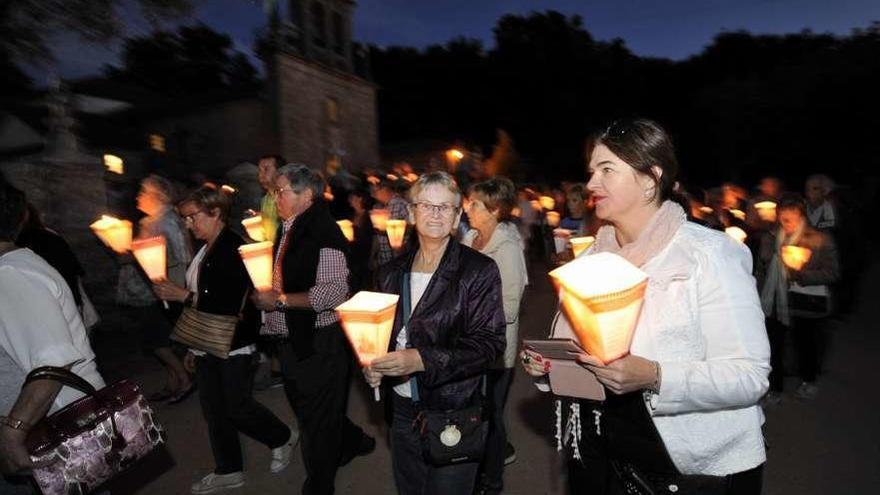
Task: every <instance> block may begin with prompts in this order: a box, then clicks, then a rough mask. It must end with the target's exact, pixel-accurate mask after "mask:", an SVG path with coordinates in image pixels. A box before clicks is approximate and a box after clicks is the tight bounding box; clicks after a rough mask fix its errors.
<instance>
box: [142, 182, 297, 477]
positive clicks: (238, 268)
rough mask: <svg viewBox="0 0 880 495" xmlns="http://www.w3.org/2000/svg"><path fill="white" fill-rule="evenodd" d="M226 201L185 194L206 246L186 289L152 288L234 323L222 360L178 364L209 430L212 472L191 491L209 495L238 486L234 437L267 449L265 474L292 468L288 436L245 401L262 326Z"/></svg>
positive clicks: (186, 208) (209, 188) (192, 223)
mask: <svg viewBox="0 0 880 495" xmlns="http://www.w3.org/2000/svg"><path fill="white" fill-rule="evenodd" d="M230 205H231V201H230V198H229V197H228V196H227V195H226V194H225V193H224V192H223V191H222V190H220V189H218V188H217V187H215V186H213V185H210V184H206V185H204V186H202V187H200V188H199V189H196V190H195V191H193V192H191V193H190V194H189V195H188V196H187V197H186V199H184V200H183V201H182V202H181V203H180V206H179V209H180V214H181V216H182V217H183V219H184V221H185V222H186V226H187V227H188V228H189V229H190V231H192V233H193V236H194V237H195V238H196V239H198V240H200V241H204V243H205V244H204V245H203V246H202V248H201V249H200V250H199V251H198V253H196V255H195V257H194V258H193V261H192V263H191V264H190V266H189V269H188V270H187V272H186V286H185V287H183V286H180V285H177V284H175V283H174V282H171V281H165V282H161V283H159V284H157V285H154V287H153V290H154V291H155V292H156V295H158V296H159V297H160V298H161V299H163V300H165V301H176V302H180V303H183V304H186V305H189V306H191V307H193V308H195V309H196V310H198V311H200V312H204V313H209V314H212V315H230V316H238V317H239V321H238V324H237V325H236V327H235V333H234V334H233V339H232V344H231V346H230V352H229V356H228V358H226V359H221V358H219V357H217V356H213V355H210V354H206V353H205V352H201V351H199V350H196V349H190V350H189V352H188V353H187V354H186V357H185V358H184V365H185V366H186V368H187V370H188V371H191V372H192V371H195V374H196V380H197V382H198V384H199V395H200V397H201V403H202V414H203V415H204V417H205V421H207V423H208V435H209V439H210V441H211V451H212V452H213V453H214V462H215V464H216V468H215V469H214V471H213V472H211V473H209V474H208V475H207V476H205V477H204V478H202V479H201V480H200V481H198V482H197V483H195V484H193V486H192V489H191V491H192V493H194V494H204V493H212V492H214V491H217V490H219V489H224V488H234V487H237V486H241V485H243V484H244V482H245V479H244V472H243V469H244V465H243V461H242V456H241V444H240V442H239V438H238V434H239V432H241V433H244V434H245V435H248V436H250V437H251V438H253V439H255V440H257V441H258V442H260V443H262V444H264V445H266V446H267V447H269V448H270V449H272V461H271V465H270V468H269V469H270V471H271V472H273V473H278V472H281V471H282V470H283V469H284V468H285V467H287V465H288V464H290V453H291V450H292V447H291V445H289V444H288V441H289V440H290V429H289V428H288V427H287V426H286V425H285V424H284V423H282V422H281V420H279V419H278V418H277V417H276V416H275V415H274V414H272V412H271V411H269V410H268V409H266V408H265V407H263V405H261V404H260V403H258V402H257V401H255V400H254V399H253V397H252V395H251V391H252V380H253V369H254V368H253V357H254V352H255V351H256V346H255V343H256V340H257V335H258V330H259V325H260V316H259V313H258V312H257V310H256V308H255V307H254V306H253V304H251V303H250V301H249V300H248V299H247V296H248V294H249V293H250V292H251V290H252V289H253V285H252V284H251V281H250V277H248V274H247V270H246V269H245V266H244V263H243V262H242V260H241V257H240V256H239V254H238V247H239V246H241V245H242V244H244V243H245V242H244V240H243V239H242V238H241V237H240V236H239V235H238V234H236V233H234V232H233V231H231V230H230V229H229V227H228V225H227V223H228V220H229V209H230Z"/></svg>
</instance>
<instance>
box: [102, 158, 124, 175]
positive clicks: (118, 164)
mask: <svg viewBox="0 0 880 495" xmlns="http://www.w3.org/2000/svg"><path fill="white" fill-rule="evenodd" d="M104 166H105V167H107V170H108V171H110V172H113V173H114V174H119V175H122V174H123V172H124V168H123V165H122V158H119V157H118V156H116V155H104Z"/></svg>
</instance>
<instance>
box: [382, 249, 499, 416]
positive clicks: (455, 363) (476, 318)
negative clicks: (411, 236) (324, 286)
mask: <svg viewBox="0 0 880 495" xmlns="http://www.w3.org/2000/svg"><path fill="white" fill-rule="evenodd" d="M417 251H418V246H414V247H413V248H411V249H410V250H408V251H407V252H405V253H403V254H402V255H400V256H398V257H397V258H395V259H393V260H391V261H390V262H388V263H387V264H385V265H383V266H382V267H381V268H380V270H379V274H378V282H379V290H380V291H382V292H386V293H390V294H400V291H401V284H402V282H403V276H404V274H408V273H409V271H410V270H411V268H412V263H413V258H414V257H415V254H416V252H417ZM501 301H502V300H501V276H500V274H499V273H498V267H497V266H496V265H495V262H494V261H492V259H491V258H489V257H487V256H484V255H482V254H480V253H479V252H477V251H474V250H473V249H471V248H469V247H466V246H462V245H461V244H459V243H458V242H456V241H455V240H454V239H450V241H449V244H448V246H447V247H446V252H445V253H444V254H443V258H442V259H441V260H440V264H439V266H438V267H437V271H436V272H435V274H434V276H433V277H432V278H431V282H430V283H429V284H428V287H427V288H426V289H425V293H424V294H423V295H422V298H421V299H420V300H419V303H418V305H416V307H414V308H412V315H411V316H410V319H409V323H408V324H407V342H408V344H407V346H408V347H411V348H415V349H418V351H419V354H420V355H421V357H422V362H423V363H424V365H425V371H423V372H419V373H416V374H415V377H416V378H417V382H418V386H419V397H420V399H421V403H422V406H423V407H425V408H427V409H460V408H462V407H466V406H468V405H471V404H472V403H474V400H475V398H476V397H477V395H478V394H479V386H480V377H481V376H482V374H483V373H484V372H486V371H487V370H488V369H489V367H490V365H491V364H492V363H493V362H494V361H495V359H496V357H498V356H499V355H500V354H501V353H503V352H504V346H505V327H506V326H505V319H504V309H503V305H502V302H501ZM403 316H404V315H403V304H398V306H397V314H396V315H395V318H394V330H393V332H392V335H391V344H390V346H389V350H394V346H395V343H396V341H397V334H399V333H400V330H401V328H402V326H403Z"/></svg>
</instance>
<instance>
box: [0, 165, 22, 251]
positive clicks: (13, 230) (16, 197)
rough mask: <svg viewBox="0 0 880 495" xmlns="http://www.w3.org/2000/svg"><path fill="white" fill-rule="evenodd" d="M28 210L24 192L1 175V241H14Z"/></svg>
mask: <svg viewBox="0 0 880 495" xmlns="http://www.w3.org/2000/svg"><path fill="white" fill-rule="evenodd" d="M26 211H27V200H26V199H25V196H24V193H23V192H21V191H19V190H18V189H16V188H15V187H13V186H12V184H10V183H8V182H6V180H5V179H3V176H2V175H0V241H14V240H15V238H16V237H17V236H18V232H19V230H20V229H21V224H22V223H23V222H24V219H25V215H26V213H25V212H26Z"/></svg>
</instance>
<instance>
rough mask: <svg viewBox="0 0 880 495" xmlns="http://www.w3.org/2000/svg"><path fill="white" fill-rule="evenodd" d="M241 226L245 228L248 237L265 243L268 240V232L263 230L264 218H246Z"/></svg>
mask: <svg viewBox="0 0 880 495" xmlns="http://www.w3.org/2000/svg"><path fill="white" fill-rule="evenodd" d="M241 224H242V225H243V226H244V229H245V230H246V231H247V235H248V237H250V238H251V239H253V240H255V241H257V242H263V241H265V240H266V231H265V229H264V228H263V217H262V216H260V215H255V216H252V217H250V218H245V219H244V220H242V221H241Z"/></svg>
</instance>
